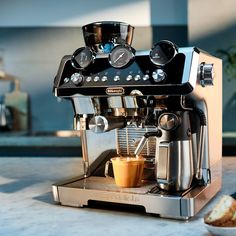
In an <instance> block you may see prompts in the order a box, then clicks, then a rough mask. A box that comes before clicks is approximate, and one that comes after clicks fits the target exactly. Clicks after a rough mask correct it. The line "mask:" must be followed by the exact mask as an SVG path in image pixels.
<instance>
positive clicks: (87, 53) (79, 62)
mask: <svg viewBox="0 0 236 236" xmlns="http://www.w3.org/2000/svg"><path fill="white" fill-rule="evenodd" d="M94 58H95V55H94V53H93V52H92V51H91V49H90V48H89V47H82V48H78V49H77V50H76V51H75V52H74V53H73V55H72V57H71V64H72V66H73V67H75V68H76V69H83V68H86V67H88V66H89V65H90V64H91V63H92V62H93V61H94Z"/></svg>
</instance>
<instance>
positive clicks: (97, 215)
mask: <svg viewBox="0 0 236 236" xmlns="http://www.w3.org/2000/svg"><path fill="white" fill-rule="evenodd" d="M81 170H82V163H81V158H22V157H21V158H12V157H11V158H4V157H1V158H0V235H3V236H8V235H9V236H12V235H17V236H32V235H33V236H36V235H40V236H44V235H48V236H49V235H50V236H54V235H60V236H61V235H63V236H64V235H65V236H67V235H83V236H89V235H96V236H98V235H117V236H121V235H122V236H126V235H129V236H130V235H135V236H139V235H140V236H141V235H145V236H146V235H148V236H152V235H155V236H157V235H158V236H168V235H170V236H173V235H179V236H182V235H188V236H192V235H196V236H201V235H202V236H208V235H210V234H209V233H208V231H207V230H206V229H205V227H204V225H203V219H202V217H203V215H204V214H205V213H206V212H207V211H209V210H210V209H211V208H212V206H213V205H214V204H215V203H216V202H217V201H218V199H219V198H220V197H221V195H222V194H231V193H233V192H235V191H236V189H235V179H236V157H235V158H233V157H227V158H226V157H224V158H223V188H222V190H221V192H220V193H218V194H217V195H216V197H214V198H213V199H212V201H211V202H210V203H209V204H208V205H207V206H206V207H205V208H204V209H203V210H201V211H200V212H199V213H198V214H197V215H196V216H195V217H194V218H192V219H191V220H190V221H189V222H184V221H178V220H170V219H162V218H159V217H157V216H153V215H149V214H145V213H140V212H127V211H118V210H117V211H114V210H111V209H109V210H108V209H94V208H72V207H63V206H59V205H56V204H55V203H54V202H53V197H52V193H51V185H52V184H53V183H55V182H58V181H60V180H64V179H67V178H71V177H75V176H77V175H80V174H82V173H81Z"/></svg>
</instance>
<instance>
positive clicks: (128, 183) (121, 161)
mask: <svg viewBox="0 0 236 236" xmlns="http://www.w3.org/2000/svg"><path fill="white" fill-rule="evenodd" d="M110 164H112V168H113V173H114V178H115V183H116V185H117V186H119V187H124V188H132V187H139V186H141V180H142V175H143V167H144V159H143V158H135V157H113V158H111V159H110V161H107V163H106V165H105V176H106V177H110V176H109V174H108V171H109V167H110Z"/></svg>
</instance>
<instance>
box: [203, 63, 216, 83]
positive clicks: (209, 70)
mask: <svg viewBox="0 0 236 236" xmlns="http://www.w3.org/2000/svg"><path fill="white" fill-rule="evenodd" d="M199 68H200V69H199V76H200V83H201V85H202V87H205V86H208V85H213V79H214V75H215V73H214V65H213V64H205V63H201V65H200V67H199Z"/></svg>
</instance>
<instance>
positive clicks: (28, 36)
mask: <svg viewBox="0 0 236 236" xmlns="http://www.w3.org/2000/svg"><path fill="white" fill-rule="evenodd" d="M235 9H236V1H235V0H227V1H225V0H198V1H196V0H178V1H176V0H116V1H110V0H99V1H93V0H86V1H82V0H57V1H56V0H51V1H47V0H41V1H35V0H21V1H15V0H0V71H2V72H0V83H1V84H0V116H3V115H2V114H3V113H4V115H5V118H6V120H5V121H6V122H9V127H10V128H9V129H10V130H9V131H4V130H0V156H6V155H7V156H78V155H81V150H80V140H79V137H78V133H77V132H75V131H74V132H72V129H73V126H72V124H73V110H72V105H71V103H70V102H69V101H66V100H59V99H57V98H56V97H54V95H53V94H52V86H53V79H54V77H55V75H56V72H57V69H58V66H59V63H60V60H61V58H62V56H64V55H69V54H72V53H73V52H74V51H75V49H77V48H79V47H81V46H84V41H83V35H82V28H81V27H82V26H83V25H85V24H88V23H91V22H95V21H103V20H106V21H107V20H109V21H110V20H114V21H123V22H126V23H129V24H131V25H133V26H134V27H135V32H134V39H133V44H132V46H133V47H134V48H135V49H136V50H139V49H150V48H151V47H152V45H153V43H155V42H157V41H158V40H161V39H169V40H171V41H173V42H175V43H176V44H177V45H178V46H197V47H199V48H201V49H203V50H205V51H208V52H210V53H211V54H213V55H216V56H220V57H222V58H224V59H227V57H228V54H227V53H229V52H230V53H235V52H236V50H235V51H233V50H234V48H230V47H232V46H234V45H236V33H235V32H236V14H235ZM233 55H234V54H233ZM234 57H235V58H234V59H235V61H236V56H235V55H234ZM227 63H228V61H226V64H227ZM227 65H228V67H227V68H228V69H227V68H225V70H224V79H223V154H224V155H232V154H235V153H236V122H234V121H235V117H236V73H235V74H234V73H233V72H234V69H233V70H230V72H231V73H227V72H229V67H230V63H228V64H227ZM234 66H236V65H234ZM235 70H236V69H235ZM3 72H4V73H3ZM234 76H235V77H234ZM8 106H9V107H11V106H13V107H15V108H16V109H15V110H17V111H18V113H15V117H14V113H13V119H17V125H15V126H14V125H13V126H11V121H10V116H9V114H7V110H6V109H7V107H8ZM216 106H217V104H216ZM216 115H222V114H216ZM0 118H1V117H0ZM14 124H16V122H15V123H14ZM0 126H1V122H0Z"/></svg>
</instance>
